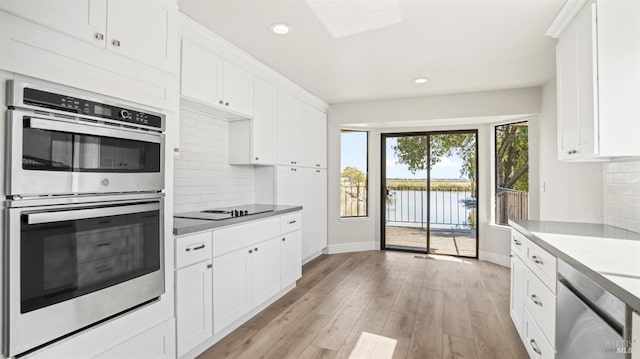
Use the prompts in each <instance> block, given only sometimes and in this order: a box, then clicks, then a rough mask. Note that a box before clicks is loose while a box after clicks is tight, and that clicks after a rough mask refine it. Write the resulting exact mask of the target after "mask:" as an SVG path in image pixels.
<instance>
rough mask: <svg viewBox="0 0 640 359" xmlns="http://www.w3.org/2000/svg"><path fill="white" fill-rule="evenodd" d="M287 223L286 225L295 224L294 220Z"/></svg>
mask: <svg viewBox="0 0 640 359" xmlns="http://www.w3.org/2000/svg"><path fill="white" fill-rule="evenodd" d="M287 223H288V224H294V223H296V220H295V219H294V220H293V221H289V222H287Z"/></svg>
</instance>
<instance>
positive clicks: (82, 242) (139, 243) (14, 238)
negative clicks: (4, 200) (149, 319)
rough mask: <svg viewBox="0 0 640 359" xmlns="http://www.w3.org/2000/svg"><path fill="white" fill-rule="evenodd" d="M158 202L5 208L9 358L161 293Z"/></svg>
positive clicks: (161, 240) (160, 207) (159, 214)
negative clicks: (6, 225)
mask: <svg viewBox="0 0 640 359" xmlns="http://www.w3.org/2000/svg"><path fill="white" fill-rule="evenodd" d="M163 216H164V214H163V200H162V198H156V199H152V200H140V201H126V202H110V203H100V202H96V203H93V204H81V205H78V204H76V205H60V206H43V207H35V208H34V207H30V208H10V209H8V220H7V223H8V225H9V226H8V227H9V237H8V239H9V241H8V250H7V252H6V253H7V255H6V257H5V260H6V262H7V267H8V274H9V276H8V283H7V286H8V299H9V300H8V301H7V305H8V308H6V312H8V322H9V328H8V331H7V332H6V335H7V336H8V338H5V339H7V344H8V346H7V348H8V353H7V354H8V355H9V356H14V355H16V354H20V353H23V352H25V351H28V350H30V349H33V348H35V347H38V346H40V345H42V344H45V343H47V342H50V341H52V340H56V339H58V338H60V337H63V336H65V335H68V334H70V333H73V332H75V331H78V330H80V329H83V328H85V327H87V326H90V325H92V324H96V323H97V322H100V321H101V320H104V319H107V318H109V317H111V316H114V315H117V314H119V313H121V312H123V311H126V310H128V309H131V308H134V307H136V306H138V305H141V304H144V303H145V302H147V301H150V300H153V299H155V298H157V297H159V296H160V295H161V294H163V293H164V270H163V252H164V251H163V228H164V223H163V222H164V221H163Z"/></svg>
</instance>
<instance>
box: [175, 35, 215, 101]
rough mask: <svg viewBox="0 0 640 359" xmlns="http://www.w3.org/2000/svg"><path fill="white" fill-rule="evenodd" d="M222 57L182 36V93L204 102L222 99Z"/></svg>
mask: <svg viewBox="0 0 640 359" xmlns="http://www.w3.org/2000/svg"><path fill="white" fill-rule="evenodd" d="M222 67H223V61H222V58H220V57H218V55H216V54H215V53H213V52H212V51H210V50H208V49H205V48H204V47H202V46H199V45H198V44H196V43H194V42H192V41H191V40H189V39H187V38H182V62H181V66H180V75H181V78H180V94H181V95H182V96H186V97H189V98H192V99H195V100H198V101H201V102H204V103H208V104H212V105H213V104H217V103H218V101H221V100H222V90H223V89H222V76H223V75H222Z"/></svg>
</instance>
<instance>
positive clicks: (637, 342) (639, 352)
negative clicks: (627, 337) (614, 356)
mask: <svg viewBox="0 0 640 359" xmlns="http://www.w3.org/2000/svg"><path fill="white" fill-rule="evenodd" d="M631 320H632V324H631V359H640V314H638V313H637V312H633V317H632V319H631Z"/></svg>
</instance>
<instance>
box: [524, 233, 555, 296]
mask: <svg viewBox="0 0 640 359" xmlns="http://www.w3.org/2000/svg"><path fill="white" fill-rule="evenodd" d="M525 262H526V263H527V267H529V268H530V269H531V271H532V272H533V274H535V275H536V276H537V277H538V278H540V280H541V281H542V283H544V284H545V285H546V286H547V287H548V288H549V289H551V292H553V293H554V294H555V293H556V276H557V261H556V257H554V256H553V255H551V254H550V253H549V252H547V251H545V250H544V249H542V248H540V247H539V246H538V245H537V244H535V243H533V242H531V241H528V243H527V259H526V260H525Z"/></svg>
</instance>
